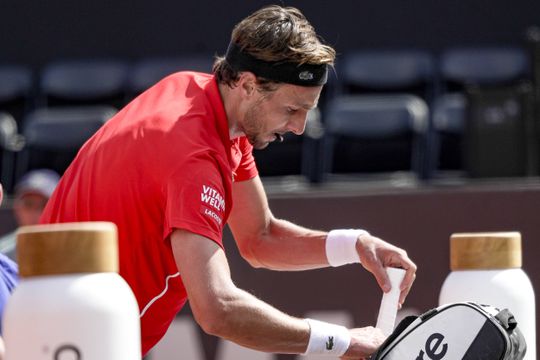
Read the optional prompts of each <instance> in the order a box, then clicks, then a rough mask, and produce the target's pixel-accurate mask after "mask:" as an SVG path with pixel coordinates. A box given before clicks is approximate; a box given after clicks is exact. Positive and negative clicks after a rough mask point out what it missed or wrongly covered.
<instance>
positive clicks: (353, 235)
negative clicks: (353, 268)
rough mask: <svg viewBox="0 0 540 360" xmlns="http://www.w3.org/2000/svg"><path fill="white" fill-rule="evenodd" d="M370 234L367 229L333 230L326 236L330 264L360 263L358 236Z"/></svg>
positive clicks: (327, 256) (327, 255)
mask: <svg viewBox="0 0 540 360" xmlns="http://www.w3.org/2000/svg"><path fill="white" fill-rule="evenodd" d="M362 234H369V233H368V232H367V231H366V230H359V229H339V230H332V231H330V232H329V233H328V236H327V237H326V258H327V259H328V263H329V264H330V266H341V265H346V264H352V263H359V262H360V258H359V257H358V252H357V251H356V241H357V240H358V236H360V235H362Z"/></svg>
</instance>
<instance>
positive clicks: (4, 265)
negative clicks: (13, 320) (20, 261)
mask: <svg viewBox="0 0 540 360" xmlns="http://www.w3.org/2000/svg"><path fill="white" fill-rule="evenodd" d="M3 198H4V189H3V187H2V184H0V204H1V203H2V199H3ZM18 272H19V269H18V267H17V264H16V263H15V262H13V261H12V260H11V259H9V258H8V257H7V256H5V255H4V254H0V360H3V359H4V358H5V346H4V340H3V338H2V319H3V314H4V309H5V307H6V304H7V301H8V299H9V297H10V296H11V293H12V292H13V290H15V287H16V286H17V284H18V282H19V275H18Z"/></svg>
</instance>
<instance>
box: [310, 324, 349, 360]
mask: <svg viewBox="0 0 540 360" xmlns="http://www.w3.org/2000/svg"><path fill="white" fill-rule="evenodd" d="M306 321H307V322H308V324H309V327H310V332H309V343H308V346H307V349H306V352H305V353H304V354H303V355H333V356H341V355H343V354H345V352H346V351H347V349H348V348H349V345H350V343H351V334H350V333H349V330H348V329H347V328H346V327H344V326H340V325H335V324H330V323H327V322H323V321H318V320H313V319H306Z"/></svg>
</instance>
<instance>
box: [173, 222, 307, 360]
mask: <svg viewBox="0 0 540 360" xmlns="http://www.w3.org/2000/svg"><path fill="white" fill-rule="evenodd" d="M171 244H172V249H173V253H174V257H175V260H176V263H177V266H178V270H179V272H180V275H181V276H182V280H183V282H184V285H185V287H186V290H187V293H188V297H189V301H190V306H191V308H192V310H193V314H194V316H195V319H196V320H197V322H198V323H199V325H201V327H202V328H203V329H204V330H205V331H206V332H207V333H209V334H212V335H216V336H219V337H222V338H225V339H228V340H231V341H234V342H236V343H238V344H240V345H243V346H246V347H250V348H253V349H257V350H261V351H267V352H282V353H301V352H303V351H305V349H306V347H307V341H308V339H309V326H308V324H307V323H306V322H305V321H303V320H302V319H297V318H293V317H291V316H288V315H286V314H284V313H282V312H280V311H279V310H277V309H275V308H273V307H271V306H270V305H268V304H266V303H264V302H262V301H261V300H259V299H257V298H255V297H254V296H252V295H250V294H249V293H247V292H245V291H243V290H241V289H238V288H237V287H236V286H235V285H234V283H233V282H232V280H231V277H230V271H229V265H228V262H227V259H226V257H225V254H224V252H223V250H222V249H221V248H220V247H219V246H218V245H217V244H216V243H214V242H213V241H211V240H209V239H207V238H205V237H202V236H200V235H196V234H193V233H191V232H188V231H184V230H175V231H174V232H173V234H172V236H171Z"/></svg>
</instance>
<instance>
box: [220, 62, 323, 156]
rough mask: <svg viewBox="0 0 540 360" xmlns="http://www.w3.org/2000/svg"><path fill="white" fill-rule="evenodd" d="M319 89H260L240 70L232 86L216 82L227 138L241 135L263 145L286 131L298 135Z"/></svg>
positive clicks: (315, 87) (276, 138) (260, 145)
mask: <svg viewBox="0 0 540 360" xmlns="http://www.w3.org/2000/svg"><path fill="white" fill-rule="evenodd" d="M321 90H322V86H313V87H307V86H296V85H290V84H280V85H278V86H277V89H276V90H275V91H272V92H264V91H261V90H260V87H259V85H258V84H257V82H256V78H255V76H254V75H253V74H252V73H250V72H244V73H242V75H241V76H240V79H239V81H238V83H237V86H236V87H234V88H230V87H228V86H227V85H220V92H221V95H222V98H223V102H224V104H225V111H226V112H227V118H228V121H229V130H230V135H231V138H236V137H238V136H242V135H245V136H246V137H247V139H248V140H249V142H250V143H251V144H252V145H253V147H254V148H255V149H264V148H265V147H266V146H268V144H269V143H270V142H272V141H275V140H282V139H283V135H284V134H285V133H287V132H292V133H294V134H296V135H301V134H302V133H303V132H304V129H305V127H306V119H307V114H308V112H309V110H311V109H313V108H315V107H316V106H317V103H318V101H319V96H320V94H321Z"/></svg>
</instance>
